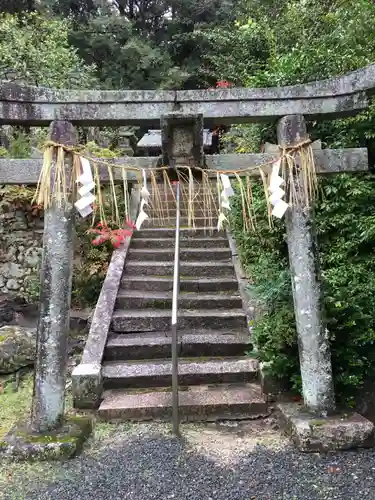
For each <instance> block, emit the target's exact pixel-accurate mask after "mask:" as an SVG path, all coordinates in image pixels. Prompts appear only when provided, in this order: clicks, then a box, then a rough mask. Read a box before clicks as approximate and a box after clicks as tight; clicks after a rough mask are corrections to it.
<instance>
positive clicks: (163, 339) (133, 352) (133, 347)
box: [104, 329, 252, 361]
mask: <svg viewBox="0 0 375 500" xmlns="http://www.w3.org/2000/svg"><path fill="white" fill-rule="evenodd" d="M178 342H179V344H178V355H179V356H180V357H181V356H182V357H194V356H197V357H202V356H203V357H209V356H211V357H215V356H243V355H244V354H245V352H248V351H251V350H252V345H251V343H250V334H249V330H247V329H243V330H238V331H236V332H233V331H220V330H219V331H217V330H201V331H194V333H192V332H190V331H189V330H183V331H179V332H178ZM170 357H171V334H170V332H152V333H138V334H128V335H121V334H120V335H118V334H116V333H111V334H110V335H109V337H108V341H107V345H106V348H105V352H104V360H105V361H119V360H138V359H160V358H170Z"/></svg>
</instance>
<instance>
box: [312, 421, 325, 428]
mask: <svg viewBox="0 0 375 500" xmlns="http://www.w3.org/2000/svg"><path fill="white" fill-rule="evenodd" d="M326 423H327V421H326V420H323V419H322V420H312V421H311V422H310V427H321V426H322V425H325V424H326Z"/></svg>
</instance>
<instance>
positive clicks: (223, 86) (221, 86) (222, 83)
mask: <svg viewBox="0 0 375 500" xmlns="http://www.w3.org/2000/svg"><path fill="white" fill-rule="evenodd" d="M229 87H233V84H232V83H231V82H228V80H218V81H217V82H216V88H217V89H228V88H229Z"/></svg>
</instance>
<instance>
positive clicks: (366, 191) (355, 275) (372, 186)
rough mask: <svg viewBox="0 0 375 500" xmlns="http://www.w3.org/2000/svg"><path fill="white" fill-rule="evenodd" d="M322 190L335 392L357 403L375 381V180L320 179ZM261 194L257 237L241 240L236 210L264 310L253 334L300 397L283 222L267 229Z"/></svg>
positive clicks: (258, 191)
mask: <svg viewBox="0 0 375 500" xmlns="http://www.w3.org/2000/svg"><path fill="white" fill-rule="evenodd" d="M320 188H321V195H320V197H319V199H318V200H317V203H316V213H315V217H316V225H317V232H318V242H319V250H320V259H321V266H322V278H323V291H324V298H325V310H326V311H325V312H326V318H327V324H328V330H329V335H330V340H331V348H332V361H333V369H334V376H335V385H336V391H337V394H338V396H339V398H340V399H341V400H345V401H346V403H352V402H353V398H354V396H355V393H356V391H358V389H359V388H360V387H361V386H362V385H363V383H364V381H365V380H366V379H367V378H368V377H375V318H374V314H373V311H374V310H375V296H374V294H373V290H374V286H375V262H374V259H373V249H374V247H375V179H374V177H373V176H371V175H370V174H366V175H348V174H341V175H337V176H335V177H332V178H326V179H321V180H320ZM262 189H263V188H262V186H257V187H256V188H255V189H254V199H255V204H254V207H255V213H256V215H257V226H256V227H257V232H256V233H243V231H242V229H241V215H240V211H239V210H236V209H234V217H233V221H232V227H233V228H234V232H235V236H236V239H237V241H238V244H239V252H240V256H241V258H242V261H243V262H244V266H245V269H246V271H247V273H248V276H250V279H251V281H252V283H253V284H252V286H251V291H252V292H253V294H254V296H255V297H257V298H258V299H259V300H261V303H262V304H263V306H264V307H265V310H266V312H265V314H263V316H262V317H261V318H260V320H259V321H257V323H256V325H255V327H254V330H253V335H254V341H255V343H256V345H257V347H258V349H259V356H260V358H261V359H262V360H263V361H267V362H272V363H271V366H270V370H271V372H272V373H273V374H274V375H276V376H278V377H282V378H284V377H285V378H287V379H289V381H290V382H291V387H293V388H294V389H300V377H299V367H298V366H299V365H298V349H297V342H296V332H295V326H294V325H295V320H294V314H293V301H292V293H291V283H290V275H289V271H288V258H287V246H286V243H285V239H284V233H285V229H284V224H283V223H282V222H280V221H276V222H275V224H274V227H273V228H269V226H268V221H267V218H266V216H265V214H266V203H265V200H264V193H263V190H262ZM237 203H239V200H237ZM235 208H236V207H235Z"/></svg>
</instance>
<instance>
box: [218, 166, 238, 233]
mask: <svg viewBox="0 0 375 500" xmlns="http://www.w3.org/2000/svg"><path fill="white" fill-rule="evenodd" d="M220 178H221V184H222V185H223V190H222V192H221V195H220V213H219V220H218V222H217V230H218V231H220V230H221V229H222V228H223V225H224V222H227V221H228V219H227V218H226V216H225V214H224V212H223V209H224V210H230V197H231V196H233V195H234V191H233V188H232V185H231V183H230V179H229V176H228V175H226V174H220Z"/></svg>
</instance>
